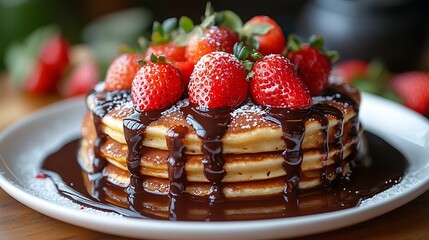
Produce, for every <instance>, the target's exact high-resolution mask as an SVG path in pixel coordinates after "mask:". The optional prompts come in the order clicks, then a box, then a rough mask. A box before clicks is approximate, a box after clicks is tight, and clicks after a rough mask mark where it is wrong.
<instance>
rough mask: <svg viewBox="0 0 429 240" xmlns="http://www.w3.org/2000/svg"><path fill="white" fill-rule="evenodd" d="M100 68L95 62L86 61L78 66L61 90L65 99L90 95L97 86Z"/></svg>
mask: <svg viewBox="0 0 429 240" xmlns="http://www.w3.org/2000/svg"><path fill="white" fill-rule="evenodd" d="M98 78H99V70H98V66H97V64H96V63H95V62H94V61H86V62H83V63H80V64H79V65H78V66H76V67H75V68H74V69H73V70H72V72H71V73H70V75H69V76H68V77H67V79H66V80H65V82H64V85H63V86H62V89H61V94H62V95H63V96H64V97H73V96H78V95H83V94H87V93H89V92H90V91H91V90H92V89H93V88H94V86H95V85H96V84H97V82H98Z"/></svg>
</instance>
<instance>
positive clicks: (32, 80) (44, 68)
mask: <svg viewBox="0 0 429 240" xmlns="http://www.w3.org/2000/svg"><path fill="white" fill-rule="evenodd" d="M59 80H60V79H59V76H58V72H57V71H52V68H51V66H49V65H48V64H46V63H43V62H40V61H37V62H36V63H34V65H33V66H32V67H31V71H30V73H29V74H28V75H27V77H26V78H25V79H24V85H23V89H24V91H25V92H28V93H33V94H45V93H51V92H54V91H55V90H56V88H57V82H58V81H59Z"/></svg>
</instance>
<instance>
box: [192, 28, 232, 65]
mask: <svg viewBox="0 0 429 240" xmlns="http://www.w3.org/2000/svg"><path fill="white" fill-rule="evenodd" d="M238 41H239V38H238V35H237V34H235V33H234V32H233V31H231V30H229V29H227V28H223V27H217V26H211V27H208V28H206V29H204V31H203V34H202V35H200V34H198V33H194V34H193V35H192V36H191V37H190V39H189V43H188V46H187V48H186V54H185V56H186V58H187V59H188V61H190V62H192V63H194V64H195V63H197V62H198V60H199V59H200V58H201V57H202V56H204V55H205V54H207V53H210V52H214V51H218V50H221V51H225V52H227V53H232V52H233V47H234V44H235V43H236V42H238Z"/></svg>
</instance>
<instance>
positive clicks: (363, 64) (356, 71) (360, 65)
mask: <svg viewBox="0 0 429 240" xmlns="http://www.w3.org/2000/svg"><path fill="white" fill-rule="evenodd" d="M368 65H369V64H368V62H367V61H364V60H361V59H351V60H347V61H343V62H340V63H338V64H336V65H335V66H334V67H333V69H332V75H333V76H335V77H337V78H340V80H341V81H342V82H346V83H349V84H352V83H353V81H354V80H355V79H357V78H367V77H368V75H369V73H368V68H369V66H368Z"/></svg>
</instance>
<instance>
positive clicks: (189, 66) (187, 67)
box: [171, 61, 195, 91]
mask: <svg viewBox="0 0 429 240" xmlns="http://www.w3.org/2000/svg"><path fill="white" fill-rule="evenodd" d="M171 64H172V65H173V66H175V67H177V68H178V69H179V70H180V73H181V74H182V81H183V86H184V87H185V91H187V90H188V84H189V79H190V78H191V74H192V71H194V66H195V65H194V64H193V63H191V62H189V61H182V62H172V63H171Z"/></svg>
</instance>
